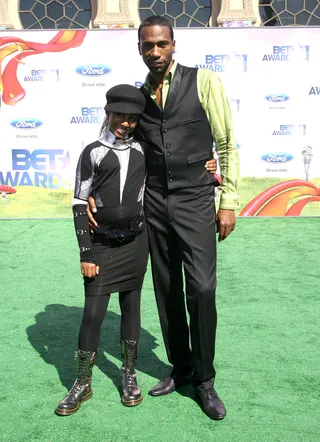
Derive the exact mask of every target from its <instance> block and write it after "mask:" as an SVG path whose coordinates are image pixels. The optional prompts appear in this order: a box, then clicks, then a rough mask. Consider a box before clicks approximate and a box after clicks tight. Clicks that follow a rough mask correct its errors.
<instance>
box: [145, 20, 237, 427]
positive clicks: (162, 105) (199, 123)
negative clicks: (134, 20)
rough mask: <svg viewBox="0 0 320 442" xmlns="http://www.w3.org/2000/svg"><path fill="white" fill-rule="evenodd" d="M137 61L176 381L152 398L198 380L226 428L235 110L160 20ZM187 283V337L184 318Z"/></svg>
mask: <svg viewBox="0 0 320 442" xmlns="http://www.w3.org/2000/svg"><path fill="white" fill-rule="evenodd" d="M138 36H139V42H138V48H139V53H140V55H141V56H142V59H143V61H144V63H145V64H146V65H147V67H148V68H149V74H148V76H147V78H146V81H145V83H144V85H143V86H142V88H141V90H142V92H143V93H144V94H145V97H146V102H147V104H146V108H145V111H144V113H143V114H142V116H141V119H140V122H139V124H138V139H139V137H140V139H142V140H145V141H146V142H147V143H148V147H147V150H146V152H145V156H146V162H147V178H146V187H145V197H144V209H145V213H146V218H147V226H148V233H149V242H150V255H151V264H152V274H153V282H154V289H155V294H156V300H157V306H158V311H159V316H160V322H161V328H162V333H163V338H164V342H165V345H166V350H167V355H168V359H169V361H170V362H171V364H172V365H173V369H172V372H171V374H170V376H169V377H168V378H166V379H165V380H164V381H162V382H160V383H159V384H158V385H156V386H155V387H154V388H152V389H151V391H150V394H151V395H153V396H160V395H163V394H168V393H171V392H172V391H174V390H175V388H176V387H178V386H179V385H181V384H183V383H185V382H187V381H188V380H189V379H190V375H192V381H193V384H194V386H195V390H196V395H197V397H198V399H199V400H200V403H201V406H202V408H203V410H204V412H205V413H206V414H207V415H208V416H209V417H210V418H212V419H223V418H224V416H225V414H226V411H225V407H224V405H223V403H222V401H221V400H220V399H219V398H218V395H217V393H216V392H215V390H214V377H215V371H214V368H213V359H214V350H215V334H216V320H217V316H216V307H215V289H216V235H215V233H216V224H217V226H218V232H219V240H224V239H225V238H227V236H228V235H229V234H230V233H231V232H232V231H233V230H234V228H235V221H236V220H235V213H234V209H235V208H236V207H237V205H238V191H237V188H238V173H239V172H238V170H239V167H238V152H237V148H236V143H235V138H234V134H233V129H232V122H231V114H230V108H229V104H228V101H227V98H226V96H225V93H224V90H223V87H222V85H221V82H220V80H219V78H218V77H217V76H216V75H215V74H214V73H213V72H211V71H209V70H205V69H199V70H198V69H195V68H187V67H184V66H181V65H179V64H177V63H176V62H175V61H174V60H173V58H172V56H173V53H174V50H175V41H174V39H173V30H172V28H171V26H170V24H169V23H168V21H167V20H165V19H164V18H162V17H159V16H151V17H149V18H147V19H146V20H144V21H143V22H142V23H141V24H140V27H139V31H138ZM213 141H215V143H216V150H217V153H218V155H219V162H220V169H221V176H222V184H221V189H222V196H221V202H220V208H219V211H218V213H217V215H216V217H215V205H214V177H213V175H212V174H210V173H208V172H206V171H205V170H203V166H202V163H203V161H204V160H207V159H209V158H212V151H211V147H212V142H213ZM182 263H183V268H184V274H185V288H186V300H187V308H188V312H189V315H190V335H191V348H192V351H190V349H189V328H188V323H187V318H186V312H185V304H184V293H183V276H182Z"/></svg>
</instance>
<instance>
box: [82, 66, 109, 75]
mask: <svg viewBox="0 0 320 442" xmlns="http://www.w3.org/2000/svg"><path fill="white" fill-rule="evenodd" d="M75 71H76V73H77V74H80V75H83V76H85V77H101V76H102V75H107V74H109V73H110V72H111V68H109V67H108V66H106V65H104V64H82V65H81V66H78V67H77V68H76V69H75Z"/></svg>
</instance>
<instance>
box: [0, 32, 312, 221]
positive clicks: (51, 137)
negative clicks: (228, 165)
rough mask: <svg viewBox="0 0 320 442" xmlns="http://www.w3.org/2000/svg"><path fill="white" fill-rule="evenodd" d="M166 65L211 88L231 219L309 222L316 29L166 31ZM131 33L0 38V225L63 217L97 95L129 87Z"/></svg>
mask: <svg viewBox="0 0 320 442" xmlns="http://www.w3.org/2000/svg"><path fill="white" fill-rule="evenodd" d="M175 39H176V45H177V46H176V53H175V59H176V60H177V61H179V62H180V63H181V64H185V65H187V66H194V67H199V68H207V69H210V70H212V71H213V72H216V73H217V74H218V75H219V76H220V78H221V79H222V81H223V83H224V86H225V89H226V93H227V96H228V98H229V102H230V107H231V109H232V114H233V120H234V126H235V133H236V139H237V147H238V149H239V155H240V164H241V186H240V197H241V204H240V207H239V210H238V211H237V214H238V215H240V216H320V189H319V188H320V167H319V166H320V122H319V121H320V120H319V115H320V58H319V54H320V29H319V28H310V29H308V28H294V29H290V28H288V29H285V28H278V29H266V28H258V29H255V28H249V29H177V30H175ZM146 74H147V69H146V67H145V65H144V64H143V61H142V59H141V57H140V55H139V53H138V48H137V31H136V30H133V29H126V30H90V31H82V30H81V31H71V30H70V31H69V30H68V31H40V32H39V31H12V32H9V31H2V32H0V193H1V199H0V218H2V219H8V218H9V219H11V218H12V219H14V218H65V217H70V216H71V199H72V196H73V187H74V173H75V167H76V164H77V161H78V158H79V155H80V154H81V152H82V150H83V148H84V147H85V146H86V145H87V144H88V143H90V142H92V141H94V140H96V139H97V138H98V134H99V129H100V126H101V123H102V121H103V118H104V111H103V107H104V105H105V93H106V91H107V90H108V89H109V88H110V87H112V86H114V85H116V84H119V83H129V84H132V85H135V86H137V87H139V86H140V85H141V84H142V83H143V81H144V79H145V76H146Z"/></svg>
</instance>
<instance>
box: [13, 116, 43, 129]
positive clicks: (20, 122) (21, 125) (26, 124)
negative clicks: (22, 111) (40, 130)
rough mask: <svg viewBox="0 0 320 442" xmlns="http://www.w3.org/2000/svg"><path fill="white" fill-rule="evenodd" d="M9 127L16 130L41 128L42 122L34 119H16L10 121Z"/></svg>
mask: <svg viewBox="0 0 320 442" xmlns="http://www.w3.org/2000/svg"><path fill="white" fill-rule="evenodd" d="M10 124H11V126H12V127H15V128H16V129H36V128H37V127H40V126H42V124H43V123H42V121H41V120H37V119H36V118H17V119H15V120H12V121H11V123H10Z"/></svg>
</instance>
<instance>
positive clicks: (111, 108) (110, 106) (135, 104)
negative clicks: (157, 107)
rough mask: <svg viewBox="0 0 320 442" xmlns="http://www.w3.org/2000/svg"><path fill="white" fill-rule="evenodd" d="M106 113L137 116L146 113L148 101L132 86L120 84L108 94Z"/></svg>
mask: <svg viewBox="0 0 320 442" xmlns="http://www.w3.org/2000/svg"><path fill="white" fill-rule="evenodd" d="M106 99H107V104H106V105H105V108H104V109H105V111H106V112H116V113H118V114H137V115H140V114H142V112H143V111H144V108H145V105H146V99H145V97H144V95H143V93H142V92H141V91H140V90H139V89H138V88H136V87H135V86H131V85H130V84H118V85H117V86H114V87H112V88H111V89H109V90H108V92H107V93H106Z"/></svg>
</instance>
